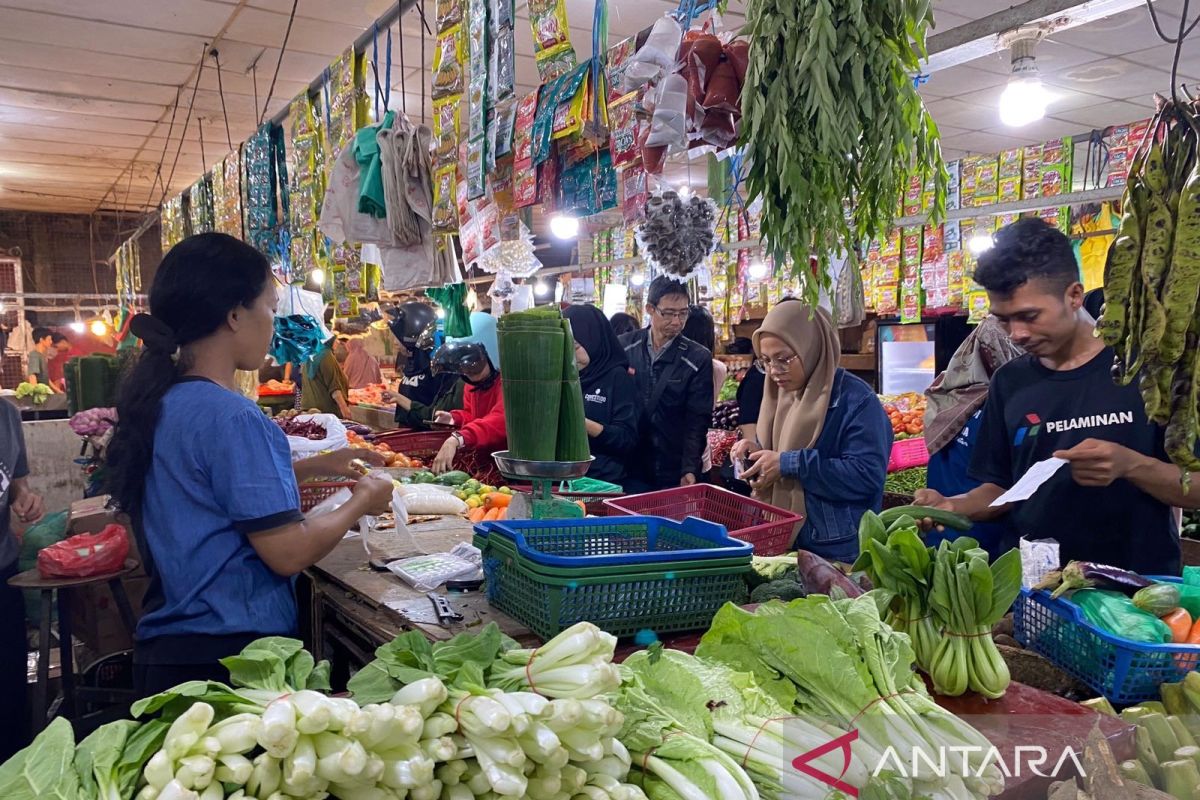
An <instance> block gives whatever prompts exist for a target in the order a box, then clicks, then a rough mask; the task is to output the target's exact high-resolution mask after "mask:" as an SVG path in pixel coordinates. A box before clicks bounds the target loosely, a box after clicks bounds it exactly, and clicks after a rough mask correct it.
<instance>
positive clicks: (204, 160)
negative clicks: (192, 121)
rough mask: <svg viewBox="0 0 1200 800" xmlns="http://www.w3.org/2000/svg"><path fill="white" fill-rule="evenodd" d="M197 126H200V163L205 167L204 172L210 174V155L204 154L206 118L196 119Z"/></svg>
mask: <svg viewBox="0 0 1200 800" xmlns="http://www.w3.org/2000/svg"><path fill="white" fill-rule="evenodd" d="M196 124H197V125H199V126H200V163H201V165H202V166H203V170H202V171H203V172H208V155H207V154H206V153H205V152H204V117H196Z"/></svg>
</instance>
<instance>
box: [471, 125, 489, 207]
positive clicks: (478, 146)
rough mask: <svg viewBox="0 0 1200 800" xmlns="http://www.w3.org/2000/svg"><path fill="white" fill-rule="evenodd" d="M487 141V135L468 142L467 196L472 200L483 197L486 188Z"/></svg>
mask: <svg viewBox="0 0 1200 800" xmlns="http://www.w3.org/2000/svg"><path fill="white" fill-rule="evenodd" d="M486 142H487V137H486V136H480V137H478V138H475V139H471V140H470V141H469V142H467V198H468V199H470V200H475V199H477V198H480V197H483V194H484V189H485V188H486V184H485V181H484V178H485V176H486V175H487V171H486V170H485V169H484V166H485V164H484V157H485V155H486V153H485V151H486Z"/></svg>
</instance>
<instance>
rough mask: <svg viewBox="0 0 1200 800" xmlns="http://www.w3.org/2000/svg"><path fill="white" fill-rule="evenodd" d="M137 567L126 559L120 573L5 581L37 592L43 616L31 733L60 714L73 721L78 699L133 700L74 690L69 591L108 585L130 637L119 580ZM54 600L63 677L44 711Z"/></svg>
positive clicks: (31, 574)
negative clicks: (56, 607) (39, 596)
mask: <svg viewBox="0 0 1200 800" xmlns="http://www.w3.org/2000/svg"><path fill="white" fill-rule="evenodd" d="M138 566H139V564H138V562H137V561H135V560H134V559H126V561H125V566H124V567H123V568H122V569H121V570H120V571H119V572H115V573H109V574H108V575H93V576H92V577H89V578H43V577H42V576H41V574H40V573H39V572H38V571H37V569H36V568H35V569H30V570H26V571H24V572H22V573H20V574H19V575H14V576H13V577H11V578H9V579H8V585H9V586H12V587H14V588H17V589H32V590H35V591H39V592H41V598H42V602H41V606H42V616H41V620H40V629H39V631H38V666H37V683H36V684H34V689H33V709H32V712H33V733H35V734H37V733H40V732H41V730H42V729H43V728H45V727H46V723H47V722H49V721H50V720H51V719H53V718H54V717H55V715H57V714H58V713H60V712H61V713H62V714H63V716H65V717H68V718H70V717H73V716H74V714H75V709H76V705H75V701H76V700H78V699H87V697H92V698H95V699H98V700H100V701H102V702H110V703H111V702H128V701H129V700H131V699H132V696H131V693H119V692H111V691H107V690H100V689H91V688H86V687H80V688H76V686H75V663H74V658H73V645H74V643H73V641H72V639H71V590H72V589H78V588H81V587H84V586H89V585H91V584H94V583H107V584H108V586H109V589H110V590H111V591H112V594H113V599H114V600H116V603H117V609H118V611H119V612H120V614H121V619H122V621H123V622H124V623H125V626H126V627H127V628H128V629H129V635H130V636H133V631H134V627H135V625H136V620H135V618H134V616H133V608H132V607H131V606H130V605H129V598H128V597H127V596H126V595H125V587H124V585H123V584H122V583H121V580H122V579H123V578H124V577H125V576H126V575H130V574H132V573H133V572H134V571H135V570H137V568H138ZM55 597H57V600H58V651H59V663H60V665H61V674H62V694H61V695H60V696H59V697H58V698H57V699H56V700H55V701H54V702H53V703H51V704H50V705H49V707H47V702H46V701H47V695H48V693H49V685H50V614H51V610H52V609H53V607H54V602H53V599H54V598H55ZM85 695H86V697H85ZM126 695H129V696H126Z"/></svg>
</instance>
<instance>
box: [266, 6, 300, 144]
mask: <svg viewBox="0 0 1200 800" xmlns="http://www.w3.org/2000/svg"><path fill="white" fill-rule="evenodd" d="M298 5H300V0H292V13H291V14H288V23H287V30H285V31H284V32H283V44H282V45H281V46H280V48H279V58H278V60H276V62H275V74H274V75H272V76H271V87H270V88H269V89H267V101H266V102H265V103H263V106H262V111H260V112H259V113H258V124H259V125H262V124H263V120H264V119H266V117H267V106H269V105H271V95H272V94H274V93H275V81H277V80H279V68H280V67H282V66H283V54H284V53H286V52H287V46H288V39H290V38H291V36H292V23H293V22H295V21H296V6H298ZM256 102H257V101H256Z"/></svg>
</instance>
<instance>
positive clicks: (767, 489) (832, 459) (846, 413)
mask: <svg viewBox="0 0 1200 800" xmlns="http://www.w3.org/2000/svg"><path fill="white" fill-rule="evenodd" d="M840 350H841V348H840V347H839V344H838V336H837V331H836V330H835V329H834V327H833V323H832V322H831V321H830V318H829V314H828V313H827V312H826V311H825V310H824V309H815V310H814V309H813V308H812V307H811V306H808V305H806V304H804V303H801V302H798V301H790V302H781V303H780V304H779V305H777V306H775V308H773V309H771V311H770V312H769V313H768V314H767V317H766V319H764V320H763V324H762V326H761V327H760V328H759V329H758V330H757V331H756V332H755V334H754V351H755V353H756V354H757V356H758V361H757V366H758V368H759V369H761V370H762V371H763V372H764V373H765V374H766V376H767V378H768V380H767V381H766V386H765V387H764V390H763V402H762V407H761V409H760V411H759V416H758V427H757V432H758V440H757V441H751V440H749V439H743V440H742V441H740V442H738V443H737V444H736V445H734V447H733V452H732V457H733V458H737V459H741V458H748V460H749V462H750V463H751V466H750V467H749V468H748V469H747V470H746V471H745V472H744V473H743V475H742V477H743V478H744V479H745V480H746V481H747V482H749V484H750V486H751V487H752V488H753V489H754V494H755V496H757V497H759V498H761V499H762V500H764V501H765V502H768V503H770V504H771V505H774V506H777V507H779V508H786V509H789V510H791V511H794V512H796V513H798V514H802V515H803V516H804V518H805V519H804V523H803V525H802V527H801V528H800V535H799V538H798V540H797V542H796V546H797V547H800V548H803V549H805V550H808V551H810V552H813V553H816V554H818V555H820V556H824V557H825V558H828V559H831V560H834V561H843V562H846V563H851V562H853V561H854V560H855V558H856V557H857V555H858V523H859V520H860V519H862V515H863V512H865V511H866V510H867V509H871V510H874V511H878V510H879V508H880V505H881V504H882V501H883V481H884V478H885V477H886V475H887V462H888V456H889V455H890V453H891V448H892V426H891V424H890V423H889V422H888V418H887V414H886V413H885V412H884V410H883V406H882V405H881V404H880V402H879V398H878V397H876V396H875V392H874V391H872V390H871V387H870V386H868V385H867V384H866V383H864V382H863V381H862V380H860V379H859V378H856V377H855V376H853V375H851V374H850V373H848V372H846V371H845V370H843V369H841V368H840V367H839V366H838V357H839V354H840Z"/></svg>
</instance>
